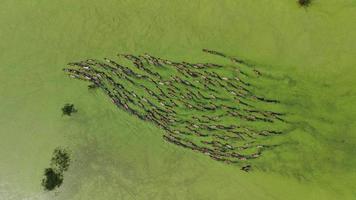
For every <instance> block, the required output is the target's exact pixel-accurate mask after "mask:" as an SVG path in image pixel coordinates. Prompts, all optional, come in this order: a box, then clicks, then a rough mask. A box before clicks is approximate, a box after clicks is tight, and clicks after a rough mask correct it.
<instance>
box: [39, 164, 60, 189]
mask: <svg viewBox="0 0 356 200" xmlns="http://www.w3.org/2000/svg"><path fill="white" fill-rule="evenodd" d="M44 176H45V177H44V178H43V179H42V186H43V187H44V189H45V190H48V191H51V190H53V189H55V188H56V187H59V186H60V185H62V183H63V175H62V174H61V173H59V172H56V171H55V170H54V169H52V168H47V169H45V172H44Z"/></svg>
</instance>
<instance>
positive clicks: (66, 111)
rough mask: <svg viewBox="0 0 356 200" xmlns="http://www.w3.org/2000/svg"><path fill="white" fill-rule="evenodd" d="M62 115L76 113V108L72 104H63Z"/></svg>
mask: <svg viewBox="0 0 356 200" xmlns="http://www.w3.org/2000/svg"><path fill="white" fill-rule="evenodd" d="M62 112H63V115H68V116H71V115H72V113H76V112H77V110H76V109H75V108H74V104H69V103H67V104H65V105H64V106H63V108H62Z"/></svg>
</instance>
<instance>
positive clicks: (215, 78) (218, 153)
mask: <svg viewBox="0 0 356 200" xmlns="http://www.w3.org/2000/svg"><path fill="white" fill-rule="evenodd" d="M203 52H206V53H208V54H212V55H215V56H218V57H220V58H222V59H224V61H228V60H229V61H228V62H229V63H230V61H231V63H232V64H225V65H223V64H214V63H189V62H174V61H170V60H166V59H162V58H158V57H154V56H151V55H149V54H144V55H138V56H135V55H131V54H119V55H118V56H119V58H121V59H120V62H119V61H115V60H112V59H108V58H105V59H104V60H102V61H101V60H95V59H88V60H85V61H80V62H73V63H69V66H68V67H67V68H65V69H64V71H65V72H67V74H68V75H69V76H70V77H72V78H75V79H80V80H84V81H88V82H90V83H91V84H90V85H89V89H99V88H100V89H102V90H103V91H104V92H105V93H106V95H107V96H108V97H109V98H110V99H111V100H112V102H113V103H114V104H115V105H117V106H118V107H119V108H121V109H123V110H124V111H126V112H128V113H131V114H132V115H135V116H137V117H138V118H140V119H141V120H145V121H150V122H152V123H153V124H155V125H157V126H159V127H160V128H162V129H163V130H164V131H165V134H164V135H163V137H164V139H165V140H167V141H168V142H171V143H174V144H176V145H179V146H182V147H185V148H189V149H192V150H194V151H198V152H201V153H204V154H206V155H208V156H210V157H211V158H213V159H215V160H218V161H223V162H226V163H238V162H241V161H246V160H249V159H255V158H258V157H259V156H260V155H261V154H262V152H263V151H264V150H266V149H270V148H273V147H274V146H276V145H273V144H267V143H264V139H265V138H268V137H272V136H273V135H279V134H282V133H283V131H279V130H274V128H275V127H278V126H273V125H274V124H276V123H285V121H284V119H283V115H284V114H283V113H280V112H276V111H272V110H267V109H263V108H266V107H267V108H270V107H271V106H269V105H271V104H279V101H278V100H273V99H268V98H265V97H263V96H259V95H257V94H255V92H254V91H255V90H256V88H255V85H254V84H253V83H251V82H249V80H257V79H259V78H261V77H263V74H262V73H261V72H260V71H258V70H257V69H256V68H255V67H254V66H252V65H250V64H248V63H246V62H244V61H242V60H239V59H237V58H234V57H230V56H227V55H225V54H223V53H220V52H217V51H212V50H208V49H203ZM220 58H219V59H220ZM226 59H228V60H226ZM252 82H253V81H252ZM266 105H267V106H266ZM272 107H273V106H272Z"/></svg>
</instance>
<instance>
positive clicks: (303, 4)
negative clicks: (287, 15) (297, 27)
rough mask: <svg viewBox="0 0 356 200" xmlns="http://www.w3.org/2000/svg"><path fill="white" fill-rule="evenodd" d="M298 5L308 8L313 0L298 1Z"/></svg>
mask: <svg viewBox="0 0 356 200" xmlns="http://www.w3.org/2000/svg"><path fill="white" fill-rule="evenodd" d="M298 4H299V5H300V6H302V7H308V6H309V5H310V4H311V0H298Z"/></svg>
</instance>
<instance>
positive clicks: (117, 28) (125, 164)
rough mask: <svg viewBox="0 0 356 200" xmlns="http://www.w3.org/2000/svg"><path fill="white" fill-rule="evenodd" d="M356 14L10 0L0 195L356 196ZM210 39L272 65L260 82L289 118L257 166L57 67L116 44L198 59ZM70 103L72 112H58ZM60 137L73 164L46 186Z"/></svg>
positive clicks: (3, 10)
mask: <svg viewBox="0 0 356 200" xmlns="http://www.w3.org/2000/svg"><path fill="white" fill-rule="evenodd" d="M355 11H356V3H355V2H354V1H352V0H339V1H336V0H327V1H317V0H315V1H314V3H312V4H311V5H310V7H308V8H306V9H305V8H300V7H299V6H298V5H297V3H296V2H295V1H294V0H291V1H272V2H271V1H267V0H261V1H232V0H231V1H229V0H226V1H185V0H184V1H182V0H179V1H178V0H177V1H176V0H171V1H161V0H159V1H140V0H138V1H123V0H108V1H105V3H104V2H99V1H82V0H78V1H75V2H74V1H68V0H64V1H51V2H49V1H43V0H36V1H26V2H25V1H19V0H11V1H10V0H3V1H2V3H1V6H0V38H1V42H0V50H1V51H0V61H1V62H0V113H1V116H0V199H6V200H18V199H66V200H67V199H99V200H100V199H105V200H107V199H170V200H171V199H172V200H174V199H194V200H197V199H355V198H356V193H355V191H356V188H355V183H356V173H355V170H354V169H355V167H356V159H355V157H354V155H355V153H356V152H355V145H356V135H355V131H356V124H355V117H356V116H355V113H356V106H355V104H354V102H355V100H356V88H355V86H354V85H355V82H356V80H355V78H354V77H355V75H356V69H355V66H356V58H355V56H354V54H355V53H356V44H355V38H356V28H355V26H354V21H355V20H356V14H355V13H356V12H355ZM203 48H209V49H215V50H219V51H222V52H225V53H227V54H229V55H233V56H237V57H240V58H242V59H245V60H248V61H249V62H251V63H254V64H256V65H258V66H259V68H260V69H261V70H263V71H265V72H268V73H269V74H272V75H273V78H274V80H273V81H271V82H268V83H266V87H264V88H263V90H264V92H265V94H266V95H269V96H274V97H276V98H278V99H281V101H282V102H283V109H284V110H285V111H286V112H288V113H289V120H290V121H292V122H293V127H294V128H293V129H291V131H289V132H288V133H287V134H285V135H283V137H281V138H278V140H280V142H281V143H283V145H282V146H280V147H279V148H277V149H275V150H273V151H271V152H268V153H266V154H265V155H264V156H263V157H261V158H260V159H258V160H256V161H255V163H254V165H255V166H256V167H255V170H253V171H251V172H249V173H245V172H243V171H241V170H240V169H239V168H237V167H235V166H232V165H226V164H224V163H220V162H216V161H214V160H211V159H209V158H208V157H207V156H204V155H201V154H198V153H196V152H192V151H190V150H187V149H183V148H180V147H177V146H174V145H172V144H169V143H167V142H165V141H164V140H163V139H162V135H163V131H162V130H160V129H159V128H157V127H156V126H154V125H152V124H149V123H146V122H142V121H140V120H138V119H137V118H136V117H134V116H131V115H129V114H127V113H125V112H123V111H121V110H119V109H117V108H116V107H115V106H114V105H112V103H111V102H110V101H109V99H108V98H106V97H105V95H103V94H102V93H100V92H92V91H88V89H87V84H85V83H80V82H76V81H73V80H70V79H69V78H67V77H66V76H65V75H64V73H63V72H62V68H64V67H65V66H66V64H67V63H68V62H71V61H77V60H83V59H87V58H103V57H115V55H116V54H117V53H135V54H141V53H145V52H148V53H150V54H152V55H155V56H158V57H162V58H167V59H172V60H177V61H182V60H188V61H191V62H202V61H205V60H206V59H207V56H206V55H205V54H203V53H202V52H201V49H203ZM208 59H214V58H208ZM65 103H73V104H74V105H75V106H76V108H77V109H78V112H77V113H75V114H73V116H71V117H66V116H62V113H61V108H62V106H63V105H64V104H65ZM57 147H64V148H68V149H70V150H71V152H72V161H71V165H70V167H69V170H68V171H67V172H66V174H65V176H64V182H63V184H62V186H61V187H60V188H59V189H58V190H56V191H54V192H45V191H44V190H43V188H42V187H41V180H42V178H43V172H44V169H45V168H46V167H48V166H49V164H50V160H51V156H52V153H53V150H54V149H56V148H57Z"/></svg>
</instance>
